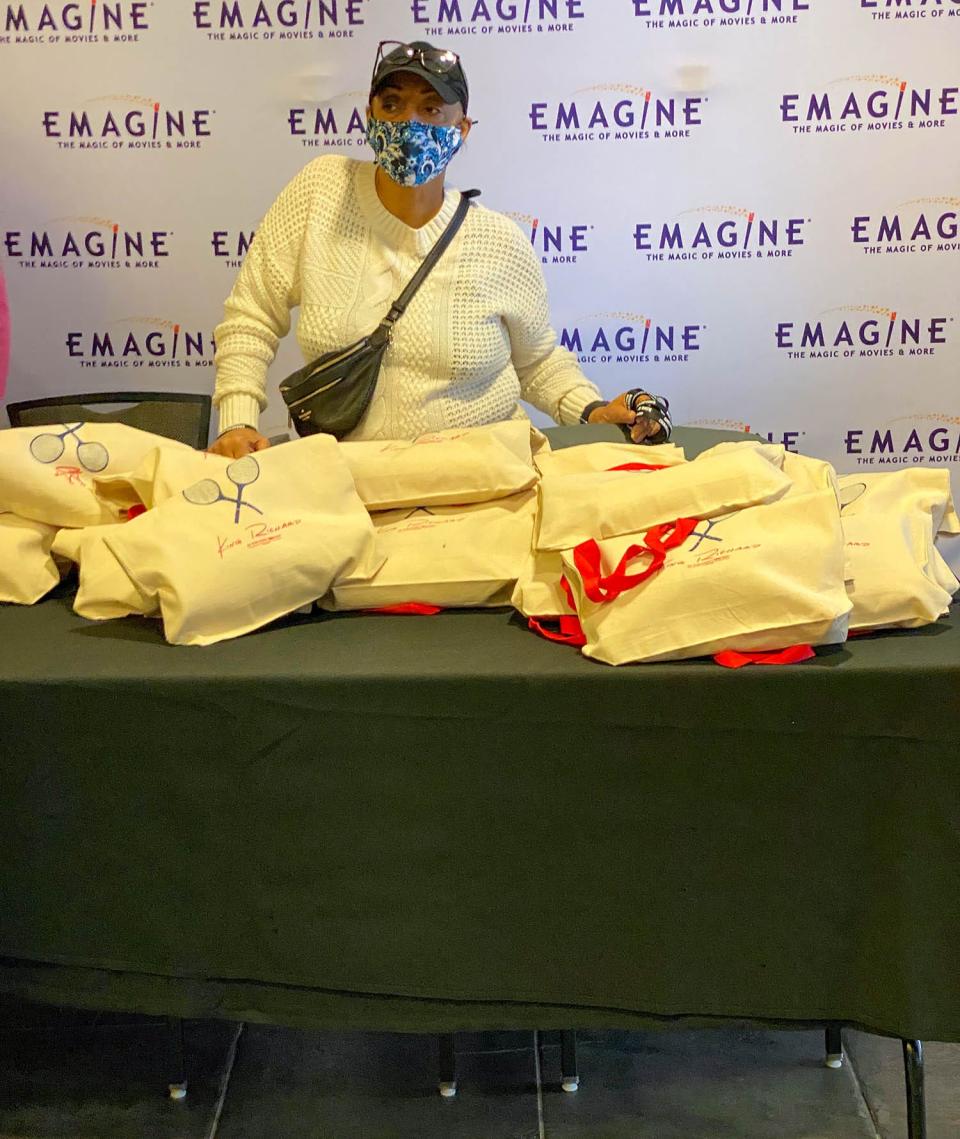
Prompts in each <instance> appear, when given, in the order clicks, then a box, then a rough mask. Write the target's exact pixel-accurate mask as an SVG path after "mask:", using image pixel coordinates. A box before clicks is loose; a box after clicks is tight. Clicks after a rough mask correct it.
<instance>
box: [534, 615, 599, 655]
mask: <svg viewBox="0 0 960 1139" xmlns="http://www.w3.org/2000/svg"><path fill="white" fill-rule="evenodd" d="M545 619H546V618H540V619H538V618H537V617H531V618H530V619H529V621H528V625H529V627H530V628H531V629H532V630H533V631H534V632H535V633H539V634H540V636H541V637H546V638H547V640H548V641H557V642H559V643H560V644H561V645H576V646H577V647H578V648H579V647H580V646H581V645H585V644H586V643H587V638H586V637H585V636H584V635H583V629H582V628H581V626H580V619H579V618H578V617H558V618H556V620H557V626H558V627H557V630H556V631H554V630H552V629H548V628H547V627H546V625H544V624H543V621H544V620H545Z"/></svg>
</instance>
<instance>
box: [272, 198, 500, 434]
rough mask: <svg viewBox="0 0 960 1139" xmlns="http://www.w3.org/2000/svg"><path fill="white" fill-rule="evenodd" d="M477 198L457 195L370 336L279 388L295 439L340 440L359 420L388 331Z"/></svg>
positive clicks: (377, 371) (327, 356)
mask: <svg viewBox="0 0 960 1139" xmlns="http://www.w3.org/2000/svg"><path fill="white" fill-rule="evenodd" d="M479 193H480V191H479V190H464V191H463V192H462V193H461V195H460V202H459V204H458V205H457V210H456V213H455V214H454V215H453V217H452V218H451V219H450V221H449V223H448V224H447V228H446V229H445V230H444V231H443V233H442V234H440V237H439V238H438V239H437V242H436V244H435V245H434V247H433V248H432V249H431V250H430V252H429V253H428V254H427V256H426V257H425V258H424V259H423V264H422V265H421V266H420V268H419V269H418V270H417V271H416V273H415V274H414V275H413V277H412V278H411V279H410V282H409V284H408V285H407V287H406V288H405V289H404V290H403V292H402V293H401V294H400V296H399V297H397V299H396V300H395V301H394V302H393V304H392V305H391V306H390V311H389V312H388V313H387V315H386V316H385V317H384V318H383V320H382V321H381V322H380V323H379V324H378V325H377V327H376V328H375V329H374V330H373V332H371V333H370V335H369V336H364V337H363V339H362V340H358V341H357V342H356V343H355V344H351V345H349V347H347V348H340V349H336V350H334V351H333V352H324V354H323V355H322V356H318V357H317V359H316V360H314V361H313V362H312V363H310V364H306V365H304V367H302V368H300V369H298V370H297V371H296V372H293V373H291V375H289V376H287V378H286V379H285V380H284V381H283V382H282V383H281V384H280V394H281V395H282V396H283V398H284V402H285V403H286V405H287V407H288V408H289V410H290V419H291V421H292V423H293V425H294V427H295V428H296V429H297V434H298V435H315V434H317V433H318V432H320V431H323V432H325V433H326V434H328V435H335V436H336V437H337V438H338V439H342V438H343V436H344V435H346V434H348V433H349V432H350V431H352V430H353V429H354V428H355V427H356V426H357V424H358V423H359V422H360V420H361V419H362V418H363V414H364V412H365V411H366V410H367V407H368V406H369V404H370V400H371V399H372V398H373V393H374V389H375V388H376V386H377V378H378V377H379V375H380V364H381V362H382V360H383V354H384V353H385V352H386V350H387V346H388V345H389V343H390V337H391V334H392V333H393V326H394V325H395V324H396V322H397V321H398V320H399V319H400V317H401V316H403V314H404V312H405V311H406V308H407V305H408V304H409V303H410V301H411V300H412V299H413V295H414V293H415V292H416V291H417V289H419V288H420V286H421V285H422V284H423V282H424V280H425V278H426V276H427V274H428V273H429V272H430V270H431V269H432V268H433V267H434V265H436V263H437V262H438V261H439V260H440V258H441V256H442V255H443V253H444V250H445V249H446V248H447V246H448V245H449V244H450V242H451V241H452V240H453V238H454V235H455V234H456V232H457V230H458V229H459V228H460V226H461V225H462V223H463V219H464V218H465V217H466V216H467V210H468V209H469V208H470V199H471V198H475V197H476V196H477V195H478V194H479Z"/></svg>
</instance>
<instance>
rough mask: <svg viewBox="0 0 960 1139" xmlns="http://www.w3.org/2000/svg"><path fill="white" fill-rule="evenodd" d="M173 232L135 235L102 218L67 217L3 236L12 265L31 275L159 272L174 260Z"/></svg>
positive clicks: (148, 231)
mask: <svg viewBox="0 0 960 1139" xmlns="http://www.w3.org/2000/svg"><path fill="white" fill-rule="evenodd" d="M172 237H173V231H172V230H169V229H135V228H133V227H130V226H125V225H121V224H120V222H116V221H113V220H112V219H110V218H102V217H82V216H76V217H64V218H55V219H54V220H53V221H51V222H48V223H47V224H46V225H45V226H44V227H43V229H6V230H3V231H2V241H3V252H4V254H5V255H6V257H7V259H8V262H9V263H10V264H13V265H17V266H18V267H19V268H21V269H26V270H42V269H84V270H85V269H97V270H104V269H105V270H111V269H123V270H141V271H142V270H150V269H159V268H160V266H161V265H162V264H164V262H165V261H166V259H167V258H168V257H169V256H170V239H171V238H172Z"/></svg>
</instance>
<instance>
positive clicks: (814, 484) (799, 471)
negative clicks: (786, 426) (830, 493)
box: [699, 439, 837, 494]
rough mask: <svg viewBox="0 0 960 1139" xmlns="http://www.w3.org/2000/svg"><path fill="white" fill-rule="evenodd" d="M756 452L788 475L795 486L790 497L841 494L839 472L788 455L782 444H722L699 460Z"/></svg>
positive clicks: (817, 461) (806, 457)
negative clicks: (818, 492)
mask: <svg viewBox="0 0 960 1139" xmlns="http://www.w3.org/2000/svg"><path fill="white" fill-rule="evenodd" d="M745 447H751V448H753V449H754V450H755V451H756V452H757V453H758V454H759V455H763V456H764V458H766V459H767V460H768V461H769V462H770V463H773V465H774V466H777V467H779V468H780V469H781V470H782V471H783V473H784V474H785V475H787V476H788V477H789V478H790V480H791V482H792V483H793V486H792V487H791V488H790V490H788V491H787V494H809V493H810V492H811V491H816V490H834V491H836V490H837V472H836V471H835V470H834V469H833V467H832V466H831V464H830V463H828V462H825V461H824V460H823V459H814V458H811V456H810V455H801V454H798V453H797V452H796V451H788V450H787V449H786V447H784V446H783V445H782V444H781V443H762V442H761V441H760V440H758V439H743V440H741V441H739V442H733V441H730V442H726V443H718V444H717V445H716V446H715V447H711V448H710V449H709V450H708V451H704V452H703V453H702V454H701V455H700V456H699V458H701V459H705V458H712V457H714V456H716V455H729V454H731V452H732V451H734V450H735V449H740V450H742V449H743V448H745Z"/></svg>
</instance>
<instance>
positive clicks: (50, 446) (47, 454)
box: [30, 423, 110, 474]
mask: <svg viewBox="0 0 960 1139" xmlns="http://www.w3.org/2000/svg"><path fill="white" fill-rule="evenodd" d="M61 427H63V431H61V432H60V434H57V433H56V432H52V431H45V432H44V433H43V434H42V435H35V436H34V437H33V439H31V440H30V454H31V455H33V457H34V458H35V459H36V460H37V462H38V463H55V462H56V461H57V459H59V458H60V456H61V455H62V454H63V452H64V451H65V450H66V438H67V436H68V435H72V436H73V442H74V445H75V446H76V448H77V462H78V463H79V464H80V466H81V467H83V469H84V470H85V471H89V472H90V473H91V474H97V473H98V472H99V471H102V470H103V469H104V468H105V467H106V465H107V463H109V462H110V454H109V452H108V451H107V449H106V447H104V445H103V444H102V443H94V442H93V441H92V440H91V441H90V442H87V443H85V442H84V441H83V440H82V439H81V438H80V436H79V434H78V432H79V431H80V428H81V427H83V424H82V423H74V424H73V425H72V426H70V425H69V424H67V423H62V424H61Z"/></svg>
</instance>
